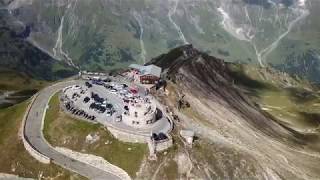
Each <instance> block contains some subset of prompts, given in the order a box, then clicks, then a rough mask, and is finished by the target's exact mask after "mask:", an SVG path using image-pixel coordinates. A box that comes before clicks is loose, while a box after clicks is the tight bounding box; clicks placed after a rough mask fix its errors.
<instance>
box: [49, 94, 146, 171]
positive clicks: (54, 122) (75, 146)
mask: <svg viewBox="0 0 320 180" xmlns="http://www.w3.org/2000/svg"><path fill="white" fill-rule="evenodd" d="M49 106H50V108H49V110H48V111H47V115H46V119H45V126H44V135H45V138H46V139H47V140H48V141H49V142H50V143H51V144H52V145H54V146H62V147H66V148H70V149H72V150H75V151H78V152H83V153H89V154H95V155H98V156H101V157H103V158H105V159H106V160H107V161H109V162H110V163H112V164H114V165H116V166H119V167H120V168H122V169H124V170H125V171H126V172H128V174H129V175H130V176H131V177H135V174H136V172H137V171H138V170H139V167H140V164H141V162H142V159H143V158H144V157H145V155H146V153H147V146H146V145H144V144H132V143H123V142H120V141H118V140H117V139H115V138H114V137H113V136H112V135H111V134H110V133H109V131H107V130H106V129H105V128H103V127H102V126H101V125H95V124H91V123H87V122H84V121H80V120H76V119H73V118H71V117H70V116H68V115H66V114H65V113H64V112H63V111H62V110H61V109H60V106H59V97H58V94H56V95H55V96H53V98H52V99H51V100H50V104H49ZM95 133H96V134H98V135H99V136H100V139H99V140H98V141H97V142H94V143H92V144H89V143H86V142H85V139H86V136H87V135H88V134H92V135H93V134H95ZM106 142H108V144H106ZM129 148H131V150H128V149H129Z"/></svg>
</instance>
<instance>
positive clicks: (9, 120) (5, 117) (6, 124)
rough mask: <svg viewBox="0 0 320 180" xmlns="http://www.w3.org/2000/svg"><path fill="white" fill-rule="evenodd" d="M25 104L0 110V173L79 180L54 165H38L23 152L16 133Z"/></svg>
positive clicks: (76, 176) (23, 149)
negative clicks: (40, 175)
mask: <svg viewBox="0 0 320 180" xmlns="http://www.w3.org/2000/svg"><path fill="white" fill-rule="evenodd" d="M27 104H28V103H27V102H24V103H21V104H18V105H15V106H12V107H9V108H6V109H1V110H0V154H1V158H0V172H3V173H10V174H17V175H19V176H23V177H32V178H38V176H39V174H42V175H43V177H51V178H53V179H81V177H79V176H78V175H74V174H71V173H69V172H68V171H65V170H63V169H62V168H60V167H58V166H56V165H53V164H50V165H45V164H42V163H39V162H38V161H37V160H35V159H34V158H33V157H31V156H30V155H29V154H28V152H27V151H26V150H25V148H24V146H23V143H22V141H21V140H20V139H19V138H18V131H19V128H20V125H21V121H22V118H23V115H24V113H25V110H26V107H27Z"/></svg>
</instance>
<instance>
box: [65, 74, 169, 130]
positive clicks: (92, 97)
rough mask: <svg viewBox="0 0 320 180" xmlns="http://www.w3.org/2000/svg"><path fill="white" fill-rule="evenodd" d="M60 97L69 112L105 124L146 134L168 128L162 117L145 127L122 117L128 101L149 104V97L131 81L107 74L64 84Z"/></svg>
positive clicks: (139, 104) (136, 103)
mask: <svg viewBox="0 0 320 180" xmlns="http://www.w3.org/2000/svg"><path fill="white" fill-rule="evenodd" d="M62 97H63V104H64V106H65V107H66V110H67V111H68V112H69V113H72V114H73V115H76V116H80V117H81V118H84V119H87V120H90V121H96V122H99V123H102V124H104V125H105V126H113V127H116V128H120V129H124V130H126V131H133V132H139V133H144V134H148V135H150V133H151V132H153V133H160V132H162V133H167V132H169V131H170V130H171V125H170V122H169V121H168V120H167V119H166V118H165V117H160V118H159V119H157V121H156V122H155V123H154V124H152V125H150V126H148V127H145V128H138V129H137V128H135V127H132V126H130V125H128V124H126V123H124V122H123V121H122V116H123V114H125V112H126V111H127V110H128V109H127V108H128V104H130V105H137V106H151V105H153V104H151V100H150V99H152V97H151V96H148V95H147V94H146V91H144V90H141V88H140V87H136V86H135V85H132V84H126V83H120V82H114V81H112V80H111V79H108V78H107V79H105V80H104V81H102V80H97V79H93V80H90V81H84V82H83V83H81V84H79V85H76V86H71V87H67V88H65V89H64V90H63V94H62ZM129 107H130V106H129ZM139 118H140V117H139ZM141 118H143V117H141Z"/></svg>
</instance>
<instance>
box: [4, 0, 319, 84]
mask: <svg viewBox="0 0 320 180" xmlns="http://www.w3.org/2000/svg"><path fill="white" fill-rule="evenodd" d="M6 5H7V6H5V7H6V8H7V9H8V10H9V11H10V15H11V17H12V19H10V21H13V22H17V23H22V24H24V25H25V26H30V27H31V33H30V36H29V37H28V39H29V41H30V42H32V43H33V44H36V45H37V46H39V47H41V48H42V49H43V50H45V51H46V52H48V53H49V54H51V55H52V56H53V57H55V58H56V59H60V60H64V61H66V62H67V63H69V64H72V63H73V64H75V65H79V66H80V67H81V69H90V70H102V69H110V68H113V67H119V66H126V65H128V64H129V63H132V62H138V63H141V64H142V63H144V62H146V61H148V59H151V58H152V57H155V56H157V55H160V54H162V53H164V52H166V51H167V50H169V49H172V48H174V47H177V46H180V45H184V44H188V43H191V44H193V45H194V46H195V47H197V48H198V49H201V50H202V51H204V52H207V53H208V54H210V55H214V56H216V57H219V58H223V59H225V60H227V61H229V62H238V61H239V62H245V63H251V64H256V65H270V64H271V65H272V66H274V67H277V68H279V69H283V70H286V71H287V72H290V73H297V74H300V75H303V76H305V77H308V78H309V79H311V80H313V81H319V78H318V77H319V75H320V70H319V66H320V65H318V64H319V61H320V59H319V54H320V49H319V47H320V41H319V33H318V32H319V30H320V27H319V25H320V23H319V21H318V17H319V15H320V14H319V11H318V9H319V7H320V1H318V0H202V1H196V0H161V1H146V0H135V1H132V0H121V1H119V0H93V1H90V2H88V1H87V0H56V1H39V0H38V1H37V0H28V1H21V0H11V1H6ZM310 51H312V53H311V54H312V58H311V56H310ZM310 64H313V66H310ZM306 69H307V70H306Z"/></svg>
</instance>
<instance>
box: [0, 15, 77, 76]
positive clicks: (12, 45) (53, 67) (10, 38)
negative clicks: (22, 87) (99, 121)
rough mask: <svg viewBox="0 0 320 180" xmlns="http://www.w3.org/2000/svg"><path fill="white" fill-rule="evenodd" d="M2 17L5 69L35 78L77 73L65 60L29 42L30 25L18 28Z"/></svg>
mask: <svg viewBox="0 0 320 180" xmlns="http://www.w3.org/2000/svg"><path fill="white" fill-rule="evenodd" d="M2 15H3V16H2V17H1V18H0V24H1V25H0V42H1V43H0V66H1V68H2V69H5V70H14V71H17V72H18V73H24V74H26V75H27V76H29V77H31V78H35V79H43V80H56V79H60V78H65V77H68V76H71V75H73V74H75V73H76V70H75V69H74V68H73V67H70V66H68V65H67V64H66V63H65V62H58V61H57V60H55V59H54V58H52V57H51V56H49V55H48V54H46V53H45V52H43V51H42V50H40V49H38V48H37V47H35V46H34V45H33V44H31V43H30V42H28V41H27V40H26V38H27V37H28V36H29V34H30V31H31V30H30V27H28V26H27V27H23V28H22V29H21V27H19V26H18V27H19V28H16V27H13V26H10V25H8V24H7V23H6V21H5V18H6V15H5V14H2Z"/></svg>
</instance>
